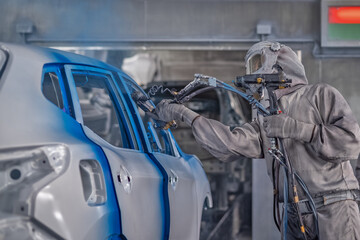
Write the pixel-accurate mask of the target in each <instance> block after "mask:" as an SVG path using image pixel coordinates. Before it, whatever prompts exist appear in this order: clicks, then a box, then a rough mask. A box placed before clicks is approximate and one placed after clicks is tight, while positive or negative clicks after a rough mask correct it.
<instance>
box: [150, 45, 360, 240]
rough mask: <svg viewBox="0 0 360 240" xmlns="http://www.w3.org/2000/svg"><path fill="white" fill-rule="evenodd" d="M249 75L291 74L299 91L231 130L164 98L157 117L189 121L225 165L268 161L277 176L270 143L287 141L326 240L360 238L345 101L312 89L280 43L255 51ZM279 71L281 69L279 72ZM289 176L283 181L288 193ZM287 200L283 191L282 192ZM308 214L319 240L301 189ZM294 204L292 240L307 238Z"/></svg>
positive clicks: (353, 144)
mask: <svg viewBox="0 0 360 240" xmlns="http://www.w3.org/2000/svg"><path fill="white" fill-rule="evenodd" d="M245 61H246V72H247V74H251V73H276V72H277V71H278V69H279V67H280V68H282V69H283V71H284V73H285V74H286V76H287V78H289V79H292V83H291V87H290V88H285V89H277V90H275V91H274V94H275V96H276V98H277V100H278V104H279V108H280V109H281V111H282V113H281V114H278V115H272V116H268V117H262V116H260V115H259V116H257V118H256V119H255V120H253V121H252V122H250V123H245V124H244V125H242V126H239V127H236V128H233V129H231V128H230V127H228V126H225V125H223V124H222V123H220V122H218V121H215V120H212V119H207V118H204V117H202V116H200V115H198V114H197V113H195V112H193V111H191V110H190V109H188V108H186V107H185V106H183V105H180V104H176V103H172V102H171V101H169V100H162V101H161V102H160V103H159V104H158V105H157V107H156V110H155V114H153V115H152V117H153V118H156V119H159V120H162V121H165V122H169V121H171V120H173V119H175V120H178V121H183V122H185V123H186V124H188V125H189V126H191V127H192V131H193V134H194V136H195V139H196V141H197V142H198V143H199V144H200V145H201V146H202V147H203V148H205V149H206V150H208V151H209V152H210V153H211V154H212V155H214V156H215V157H217V158H218V159H219V160H221V161H225V162H227V161H231V160H235V159H237V158H238V157H239V156H245V157H248V158H265V160H266V163H267V170H268V174H269V176H270V178H271V179H273V176H272V172H273V171H272V160H273V158H272V156H271V155H270V154H269V153H268V151H267V150H268V149H269V148H270V140H269V139H270V138H273V137H276V138H281V139H283V140H282V141H283V147H284V149H285V150H286V152H287V155H288V159H289V161H291V163H292V166H293V169H294V171H295V172H296V173H297V174H298V175H300V177H301V178H302V179H303V181H304V182H305V184H306V185H307V187H308V189H309V192H310V194H311V196H312V197H313V200H314V202H315V204H316V211H317V215H318V226H319V239H321V240H331V239H334V240H335V239H336V240H338V239H352V240H353V239H359V240H360V218H359V208H358V205H357V202H356V200H357V195H358V189H359V184H358V181H357V179H356V178H355V176H354V172H353V169H352V167H351V165H350V162H349V160H352V159H357V157H358V155H359V151H360V144H359V141H360V130H359V126H358V123H357V120H356V118H355V117H354V115H353V114H352V111H351V109H350V107H349V106H348V104H347V102H346V101H345V99H344V98H343V96H342V95H341V94H340V93H339V92H338V91H337V90H336V89H334V88H333V87H331V86H329V85H327V84H323V83H319V84H315V85H308V81H307V78H306V75H305V70H304V66H303V65H302V63H301V62H300V61H299V59H298V57H297V55H296V54H295V53H294V52H293V51H292V50H291V48H289V47H288V46H285V45H282V44H279V43H276V42H260V43H257V44H255V45H253V46H252V47H251V48H250V49H249V51H248V53H247V55H246V57H245ZM274 66H277V67H274ZM282 179H283V178H282V177H279V181H280V184H279V185H280V187H279V189H282V187H281V186H282V184H283V183H282V181H283V180H282ZM279 195H280V196H279V199H280V202H281V201H283V198H284V196H283V192H282V191H280V192H279ZM299 199H300V204H299V205H300V210H301V214H302V219H303V222H304V225H305V229H306V235H307V239H317V236H316V231H315V224H314V218H313V213H312V212H311V210H310V209H309V204H308V200H307V198H306V197H305V195H304V192H303V191H301V190H299ZM294 211H295V210H294V209H293V207H292V204H290V205H289V207H288V209H287V212H288V223H287V224H288V225H287V232H286V238H287V239H303V235H302V233H301V231H300V230H299V227H298V226H299V224H298V219H297V216H296V214H295V213H294Z"/></svg>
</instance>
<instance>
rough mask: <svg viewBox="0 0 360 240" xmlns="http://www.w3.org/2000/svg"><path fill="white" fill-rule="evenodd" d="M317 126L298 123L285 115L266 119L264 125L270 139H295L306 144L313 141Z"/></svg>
mask: <svg viewBox="0 0 360 240" xmlns="http://www.w3.org/2000/svg"><path fill="white" fill-rule="evenodd" d="M315 126H316V125H314V124H310V123H304V122H301V121H297V120H295V119H293V118H291V117H289V116H288V115H287V114H284V113H281V114H278V115H271V116H267V117H264V124H263V127H264V130H265V132H266V136H267V137H269V138H273V137H278V138H293V139H297V140H300V141H304V142H310V141H311V139H312V137H313V136H312V135H313V132H314V129H315Z"/></svg>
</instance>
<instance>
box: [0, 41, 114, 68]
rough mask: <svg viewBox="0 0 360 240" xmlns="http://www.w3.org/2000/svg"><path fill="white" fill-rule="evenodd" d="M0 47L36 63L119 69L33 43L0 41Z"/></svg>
mask: <svg viewBox="0 0 360 240" xmlns="http://www.w3.org/2000/svg"><path fill="white" fill-rule="evenodd" d="M0 47H1V48H2V49H4V50H6V51H7V52H9V55H10V57H13V58H17V57H21V58H22V59H28V60H29V61H32V62H34V61H35V62H37V63H38V64H41V65H44V64H47V63H63V64H67V63H71V64H83V65H90V66H97V67H100V68H104V69H108V70H112V71H120V70H119V69H117V68H115V67H114V66H111V65H109V64H106V63H104V62H101V61H99V60H96V59H94V58H89V57H86V56H82V55H79V54H75V53H70V52H65V51H61V50H57V49H52V48H44V47H39V46H34V45H21V44H13V43H3V42H0Z"/></svg>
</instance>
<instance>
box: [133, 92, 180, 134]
mask: <svg viewBox="0 0 360 240" xmlns="http://www.w3.org/2000/svg"><path fill="white" fill-rule="evenodd" d="M131 98H132V99H133V100H134V101H135V103H136V105H137V106H139V107H140V108H141V109H142V110H143V111H144V112H150V113H154V111H155V106H154V104H153V103H152V102H151V101H149V100H150V98H149V96H147V95H146V94H144V93H143V92H140V91H134V92H133V93H132V94H131ZM154 122H155V126H156V128H162V129H164V130H167V129H169V128H176V122H175V120H173V121H171V122H168V123H166V122H163V121H159V120H154Z"/></svg>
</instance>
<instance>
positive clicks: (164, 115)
mask: <svg viewBox="0 0 360 240" xmlns="http://www.w3.org/2000/svg"><path fill="white" fill-rule="evenodd" d="M171 102H172V100H170V99H163V100H161V102H159V103H158V105H157V106H156V108H155V112H153V113H147V115H149V116H150V117H151V118H153V119H155V120H161V121H163V122H171V121H172V120H177V121H183V122H185V123H186V124H187V125H189V126H191V125H192V122H193V121H194V119H195V118H196V117H197V116H199V114H197V113H196V112H193V111H191V110H190V109H188V108H187V107H185V106H184V105H181V104H177V103H171Z"/></svg>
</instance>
